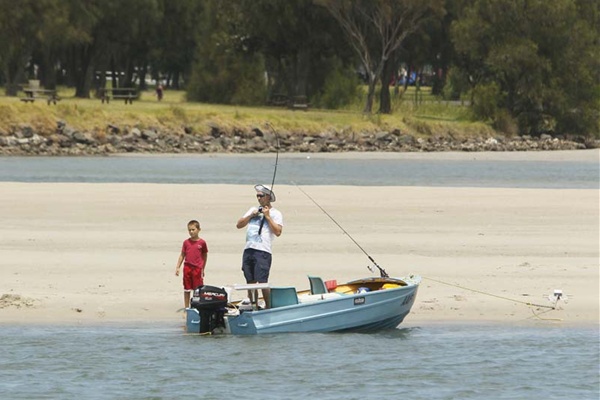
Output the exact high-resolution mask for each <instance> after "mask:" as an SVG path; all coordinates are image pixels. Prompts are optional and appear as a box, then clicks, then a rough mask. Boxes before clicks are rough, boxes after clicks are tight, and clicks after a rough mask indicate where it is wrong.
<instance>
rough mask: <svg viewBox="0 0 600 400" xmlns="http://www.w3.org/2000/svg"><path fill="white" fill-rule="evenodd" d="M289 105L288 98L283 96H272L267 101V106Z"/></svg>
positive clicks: (277, 94)
mask: <svg viewBox="0 0 600 400" xmlns="http://www.w3.org/2000/svg"><path fill="white" fill-rule="evenodd" d="M289 103H290V98H289V97H288V96H287V95H285V94H279V93H276V94H273V95H271V98H270V99H269V105H271V106H275V107H287V106H288V105H289Z"/></svg>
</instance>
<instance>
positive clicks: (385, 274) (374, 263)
mask: <svg viewBox="0 0 600 400" xmlns="http://www.w3.org/2000/svg"><path fill="white" fill-rule="evenodd" d="M292 183H293V184H294V186H296V187H297V188H298V190H300V191H301V192H302V193H304V195H305V196H306V197H308V198H309V199H310V201H312V202H313V203H314V204H315V205H316V206H317V207H319V208H320V209H321V211H323V212H324V213H325V215H327V216H328V217H329V219H331V220H332V221H333V223H334V224H336V225H337V226H338V228H340V229H341V230H342V232H344V233H345V234H346V236H348V237H349V238H350V240H352V241H353V242H354V244H355V245H356V246H358V248H359V249H360V250H361V251H362V252H363V253H365V255H366V256H367V257H368V258H369V260H370V261H371V262H372V263H373V265H374V266H375V267H377V269H378V270H379V275H381V277H382V278H389V275H388V274H387V272H385V269H383V268H381V267H380V266H379V264H377V263H376V262H375V260H374V259H373V257H371V256H370V255H369V253H367V252H366V251H365V249H363V248H362V246H361V245H360V244H358V242H357V241H356V240H354V238H353V237H352V236H350V234H349V233H348V232H346V230H345V229H344V228H342V226H341V225H340V224H338V222H337V221H336V220H335V219H334V218H333V217H332V216H331V215H330V214H329V213H328V212H327V211H325V209H324V208H323V207H321V206H320V205H319V203H317V202H316V201H315V199H313V198H312V197H310V195H309V194H308V193H306V192H305V191H304V190H302V188H301V187H300V186H298V185H296V183H295V182H292ZM367 268H369V271H371V272H373V270H372V269H371V267H370V266H367Z"/></svg>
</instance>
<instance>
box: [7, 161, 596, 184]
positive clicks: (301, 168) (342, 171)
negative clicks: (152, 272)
mask: <svg viewBox="0 0 600 400" xmlns="http://www.w3.org/2000/svg"><path fill="white" fill-rule="evenodd" d="M309 157H310V158H307V157H306V156H297V155H296V156H292V155H287V154H282V155H280V157H279V163H278V165H277V179H276V183H277V184H289V183H292V182H294V183H297V184H299V185H339V184H342V185H368V186H446V187H457V186H463V187H517V188H574V189H577V188H598V187H599V185H600V184H599V181H600V179H599V175H600V172H599V169H598V161H597V160H595V162H590V161H523V160H518V161H514V160H503V161H498V160H485V159H483V160H481V159H473V158H469V157H464V158H466V159H464V158H463V159H450V160H440V159H437V158H436V157H435V155H433V154H432V155H431V157H430V158H429V157H427V156H424V157H422V158H417V159H414V158H413V159H364V158H359V159H353V158H334V159H332V158H324V157H319V155H313V156H309ZM274 166H275V156H274V155H264V156H250V157H248V156H172V157H169V156H161V157H155V156H147V157H144V156H134V157H0V181H14V182H150V183H225V184H247V183H248V182H255V181H263V182H271V180H272V178H273V169H274Z"/></svg>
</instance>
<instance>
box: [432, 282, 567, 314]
mask: <svg viewBox="0 0 600 400" xmlns="http://www.w3.org/2000/svg"><path fill="white" fill-rule="evenodd" d="M422 278H423V279H428V280H430V281H433V282H437V283H441V284H442V285H448V286H453V287H456V288H459V289H463V290H469V291H471V292H475V293H479V294H484V295H486V296H491V297H496V298H498V299H502V300H508V301H511V302H513V303H520V304H525V305H526V306H530V307H540V308H549V309H551V310H556V306H546V305H543V304H535V303H530V302H527V301H521V300H515V299H511V298H509V297H504V296H499V295H497V294H493V293H488V292H484V291H481V290H477V289H470V288H468V287H464V286H461V285H456V284H453V283H448V282H444V281H440V280H437V279H433V278H428V277H426V276H423V277H422Z"/></svg>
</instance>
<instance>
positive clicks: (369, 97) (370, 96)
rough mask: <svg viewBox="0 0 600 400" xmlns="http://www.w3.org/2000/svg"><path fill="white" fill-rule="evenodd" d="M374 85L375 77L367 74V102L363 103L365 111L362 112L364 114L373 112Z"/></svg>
mask: <svg viewBox="0 0 600 400" xmlns="http://www.w3.org/2000/svg"><path fill="white" fill-rule="evenodd" d="M376 83H377V80H376V79H375V76H374V75H373V74H372V73H369V86H368V87H369V89H368V92H367V101H366V103H365V109H364V110H363V112H364V113H365V114H371V112H372V111H373V99H374V97H375V84H376Z"/></svg>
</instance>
